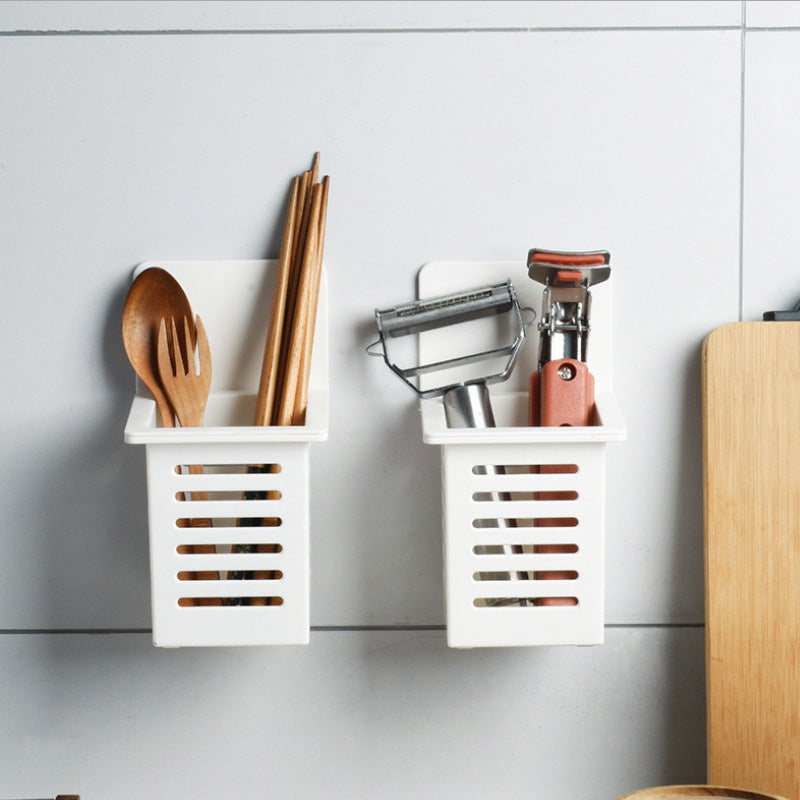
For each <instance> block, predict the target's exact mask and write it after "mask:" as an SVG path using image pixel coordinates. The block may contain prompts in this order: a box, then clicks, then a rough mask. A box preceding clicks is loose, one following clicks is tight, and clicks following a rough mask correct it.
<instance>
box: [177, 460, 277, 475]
mask: <svg viewBox="0 0 800 800" xmlns="http://www.w3.org/2000/svg"><path fill="white" fill-rule="evenodd" d="M200 466H201V467H202V468H203V474H204V475H264V474H267V473H269V474H275V475H277V474H278V473H280V472H281V471H282V469H283V468H282V467H281V465H280V464H264V465H257V466H258V467H262V466H263V467H265V468H266V469H259V471H258V472H249V470H251V469H252V468H253V467H252V465H250V464H240V463H230V464H201V465H200ZM174 471H175V472H176V473H177V474H178V475H181V474H186V475H187V477H189V476H188V472H189V464H176V465H175V467H174ZM191 477H197V476H191Z"/></svg>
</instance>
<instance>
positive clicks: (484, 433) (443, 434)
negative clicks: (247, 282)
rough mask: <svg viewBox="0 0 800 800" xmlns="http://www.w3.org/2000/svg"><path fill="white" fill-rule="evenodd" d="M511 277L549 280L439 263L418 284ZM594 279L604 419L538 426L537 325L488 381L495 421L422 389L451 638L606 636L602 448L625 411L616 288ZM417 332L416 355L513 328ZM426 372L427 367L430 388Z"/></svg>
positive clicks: (485, 643) (441, 287)
mask: <svg viewBox="0 0 800 800" xmlns="http://www.w3.org/2000/svg"><path fill="white" fill-rule="evenodd" d="M506 279H510V280H511V281H513V283H514V286H515V287H516V289H517V292H518V295H519V302H520V305H521V306H523V307H530V308H533V309H538V308H541V299H542V289H543V286H542V285H541V284H539V283H537V282H535V281H532V280H530V279H529V278H528V276H527V268H526V265H525V264H524V263H522V262H432V263H429V264H426V265H425V266H424V267H423V268H422V269H421V270H420V272H419V275H418V296H419V297H420V298H426V297H435V296H437V295H441V294H445V293H448V292H456V291H458V290H459V289H461V288H463V287H468V286H472V285H479V284H481V283H495V282H498V281H504V280H506ZM612 287H613V279H609V280H608V281H606V282H604V283H601V284H599V285H597V286H595V287H593V294H594V306H593V316H592V332H591V337H592V344H591V349H590V353H589V360H588V363H589V366H590V369H591V371H592V374H593V375H594V376H595V402H596V414H595V416H596V421H597V424H595V425H591V426H586V427H559V428H552V427H531V426H529V425H528V424H527V417H528V377H529V375H530V374H531V372H532V371H534V370H535V369H536V366H537V355H538V341H537V335H536V333H535V331H534V330H532V329H534V328H535V326H533V325H532V326H530V327H529V334H528V337H527V341H526V343H525V346H524V347H523V349H522V352H521V353H520V356H519V359H518V363H517V366H516V368H515V370H514V372H513V373H512V375H511V376H510V377H509V379H508V380H507V381H505V382H504V383H502V384H496V385H493V386H491V387H490V390H491V393H492V394H491V403H492V408H493V410H494V416H495V420H496V426H497V427H493V428H451V427H448V425H447V420H446V416H445V410H444V407H443V404H442V401H441V400H440V399H423V400H421V401H420V412H421V417H422V436H423V440H424V441H425V442H426V443H428V444H436V445H440V446H441V448H442V450H441V453H442V505H443V545H444V568H445V569H444V572H445V578H444V580H445V606H446V608H445V611H446V622H447V641H448V644H449V645H450V646H451V647H511V646H528V645H556V644H558V645H567V644H573V645H587V644H600V643H602V641H603V617H604V597H603V595H604V561H605V545H604V539H605V493H606V485H605V447H606V445H607V443H609V442H615V441H622V440H624V439H625V436H626V429H625V423H624V420H623V418H622V414H621V412H620V410H619V407H618V405H617V402H616V400H615V397H614V394H613V392H612V386H611V379H612V369H611V356H612V353H611V290H612ZM468 325H470V326H472V328H471V329H468V328H467V326H461V329H460V330H459V335H458V339H459V340H458V342H456V343H454V342H453V341H452V338H453V337H452V334H451V335H450V337H449V338H448V331H447V329H442V330H431V331H424V332H422V333H420V334H419V336H418V347H419V353H418V358H419V363H429V362H436V361H440V360H442V359H445V358H447V357H448V355H449V353H450V352H451V351H452V349H453V347H454V346H457V347H459V348H461V350H462V351H464V352H468V351H470V350H477V349H481V348H484V349H488V348H491V347H492V346H493V345H494V343H495V341H496V340H498V339H499V338H500V337H502V336H503V335H505V332H501V331H498V329H497V326H496V325H494V324H493V322H492V320H491V319H488V320H476V321H474V322H470V323H468ZM425 378H426V376H425V375H422V376H420V381H421V384H422V387H423V388H424V381H425Z"/></svg>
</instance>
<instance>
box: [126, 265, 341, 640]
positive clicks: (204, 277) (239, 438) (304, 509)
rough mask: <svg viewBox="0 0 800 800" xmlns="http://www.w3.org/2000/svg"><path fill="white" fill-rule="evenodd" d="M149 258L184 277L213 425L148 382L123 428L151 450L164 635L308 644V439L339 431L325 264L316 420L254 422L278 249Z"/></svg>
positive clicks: (157, 601) (315, 368) (312, 387)
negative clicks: (199, 423)
mask: <svg viewBox="0 0 800 800" xmlns="http://www.w3.org/2000/svg"><path fill="white" fill-rule="evenodd" d="M150 266H159V267H161V268H163V269H165V270H167V271H168V272H170V273H171V274H172V275H173V276H174V277H175V278H176V279H177V280H178V282H179V283H180V284H181V286H182V287H183V289H184V291H185V292H186V295H187V297H188V298H189V301H190V303H191V304H192V309H193V311H194V312H195V313H196V314H199V315H200V317H201V319H202V320H203V324H204V326H205V329H206V332H207V334H208V340H209V344H210V348H211V358H212V382H211V393H210V396H209V401H208V406H207V409H206V419H205V425H204V426H203V427H202V428H183V429H182V428H162V427H159V426H158V423H157V413H156V407H155V403H154V401H153V399H152V396H151V395H150V393H149V392H148V390H147V389H146V388H145V387H144V386H143V385H141V384H140V383H138V382H137V389H136V396H135V397H134V400H133V404H132V406H131V410H130V414H129V417H128V422H127V425H126V427H125V441H126V442H128V443H131V444H144V445H145V450H146V466H147V496H148V519H149V533H150V569H151V598H152V615H153V641H154V644H156V645H158V646H162V647H179V646H189V645H205V646H211V645H256V644H307V643H308V640H309V443H310V442H318V441H322V440H324V439H326V438H327V433H328V357H327V350H328V342H327V329H328V325H327V306H326V296H327V294H326V288H325V275H324V273H323V277H322V285H321V287H320V297H319V308H318V312H317V318H316V329H315V337H314V349H313V355H312V361H311V375H310V381H309V393H308V411H307V414H306V424H305V425H303V426H287V427H277V426H276V427H256V426H253V424H252V422H253V415H254V410H255V395H256V389H257V387H258V380H259V374H260V369H261V360H262V354H263V350H264V344H265V342H266V336H267V325H268V323H269V311H270V307H271V297H272V288H273V284H274V280H275V276H276V273H277V262H272V261H213V262H153V263H146V264H142V265H140V266H139V267H138V268H137V269H136V272H135V274H138V273H139V272H141V271H142V270H144V269H146V268H147V267H150ZM190 465H201V466H202V470H198V469H196V468H195V469H193V474H188V467H189V466H190ZM255 465H268V466H266V468H265V469H262V470H261V471H257V470H256V469H254V466H255ZM197 473H200V474H197ZM192 492H203V493H205V497H204V498H202V499H200V500H197V499H195V500H194V501H193V500H192V499H191V498H192V494H191V493H192ZM245 493H246V494H245ZM249 498H253V499H249ZM203 545H206V546H207V545H212V546H213V547H211V548H209V547H205V548H203V547H202V546H203ZM201 550H205V552H197V551H201ZM243 598H245V599H243ZM243 603H247V604H243Z"/></svg>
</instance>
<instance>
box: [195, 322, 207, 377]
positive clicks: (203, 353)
mask: <svg viewBox="0 0 800 800" xmlns="http://www.w3.org/2000/svg"><path fill="white" fill-rule="evenodd" d="M195 335H196V337H197V353H198V356H199V358H198V372H199V373H203V374H204V376H205V379H206V381H207V382H208V381H210V380H211V348H210V347H209V345H208V336H206V329H205V326H204V325H203V321H202V320H201V319H200V315H199V314H198V315H197V316H196V317H195ZM203 365H205V366H206V367H207V369H206V370H205V371H204V370H203Z"/></svg>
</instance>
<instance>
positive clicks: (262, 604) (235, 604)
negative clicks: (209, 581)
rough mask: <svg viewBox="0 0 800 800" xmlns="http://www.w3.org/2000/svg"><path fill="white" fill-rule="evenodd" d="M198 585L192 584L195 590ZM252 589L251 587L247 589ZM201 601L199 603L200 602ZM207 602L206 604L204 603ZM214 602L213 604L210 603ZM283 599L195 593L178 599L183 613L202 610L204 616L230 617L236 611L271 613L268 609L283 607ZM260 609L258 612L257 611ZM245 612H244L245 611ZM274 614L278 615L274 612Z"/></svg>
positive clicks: (277, 597) (239, 612)
mask: <svg viewBox="0 0 800 800" xmlns="http://www.w3.org/2000/svg"><path fill="white" fill-rule="evenodd" d="M195 585H196V584H191V586H192V588H193V589H194V587H195ZM247 588H251V587H247ZM198 601H199V602H198ZM203 601H205V602H203ZM209 601H212V602H209ZM282 605H283V598H282V597H281V596H279V595H263V594H262V595H258V596H254V595H252V594H243V595H237V596H235V597H232V596H229V595H214V594H210V595H201V594H199V593H198V592H193V593H192V594H191V595H185V596H183V597H179V598H178V606H179V607H180V610H181V612H183V611H184V610H188V611H192V610H194V611H195V612H196V611H197V610H198V609H201V610H202V612H203V614H206V615H207V614H222V615H225V616H229V615H230V614H231V612H232V611H234V610H235V612H236V613H237V614H241V613H249V614H254V613H259V612H260V613H262V614H263V613H270V612H269V611H268V609H269V608H270V607H271V606H272V607H275V606H282ZM245 609H246V610H245ZM256 609H258V611H257V610H256ZM243 610H244V611H243ZM272 613H273V614H275V613H278V612H277V611H273V612H272Z"/></svg>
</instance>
